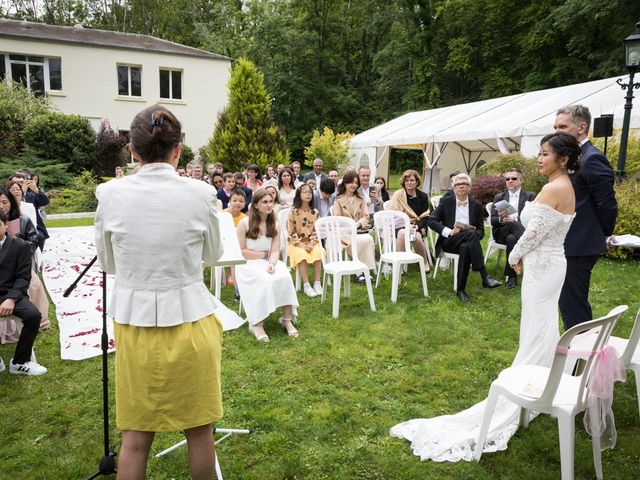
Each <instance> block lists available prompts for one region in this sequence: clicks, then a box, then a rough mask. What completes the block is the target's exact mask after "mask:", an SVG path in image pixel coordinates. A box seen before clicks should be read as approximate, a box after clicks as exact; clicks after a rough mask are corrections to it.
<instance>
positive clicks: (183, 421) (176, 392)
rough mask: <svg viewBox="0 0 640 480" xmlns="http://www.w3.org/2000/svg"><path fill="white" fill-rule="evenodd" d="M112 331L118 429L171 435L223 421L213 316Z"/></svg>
mask: <svg viewBox="0 0 640 480" xmlns="http://www.w3.org/2000/svg"><path fill="white" fill-rule="evenodd" d="M114 327H115V337H116V425H117V426H118V428H119V429H120V430H136V431H142V432H174V431H179V430H185V429H188V428H193V427H198V426H200V425H206V424H209V423H213V422H215V421H217V420H219V419H220V418H222V396H221V393H220V356H221V351H222V324H221V323H220V321H219V320H218V318H217V317H216V316H215V315H214V314H211V315H208V316H206V317H204V318H202V319H200V320H198V321H197V322H193V323H183V324H181V325H176V326H175V327H164V328H160V327H134V326H131V325H123V324H119V323H116V322H114Z"/></svg>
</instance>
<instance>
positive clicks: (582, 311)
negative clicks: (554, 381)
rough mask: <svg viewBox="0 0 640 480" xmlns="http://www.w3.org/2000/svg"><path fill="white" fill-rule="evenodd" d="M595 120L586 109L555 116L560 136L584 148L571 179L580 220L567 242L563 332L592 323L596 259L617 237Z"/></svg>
mask: <svg viewBox="0 0 640 480" xmlns="http://www.w3.org/2000/svg"><path fill="white" fill-rule="evenodd" d="M590 125H591V114H590V113H589V109H588V108H587V107H585V106H583V105H571V106H569V107H565V108H561V109H560V110H558V113H557V115H556V121H555V124H554V128H555V130H556V132H566V133H568V134H570V135H573V136H574V137H575V138H576V139H577V140H578V142H580V145H582V157H581V158H580V168H579V169H578V171H577V172H576V174H575V175H572V176H571V179H572V182H573V189H574V192H575V194H576V217H575V218H574V220H573V223H572V224H571V228H570V229H569V232H568V233H567V238H566V239H565V241H564V253H565V256H566V257H567V274H566V277H565V281H564V285H563V286H562V292H561V293H560V302H559V303H560V312H561V313H562V320H563V322H564V328H565V329H569V328H571V327H573V326H574V325H578V324H580V323H583V322H587V321H589V320H591V319H592V318H593V315H592V312H591V305H590V304H589V284H590V282H591V272H592V270H593V267H594V266H595V264H596V261H597V260H598V257H599V256H600V255H601V254H603V253H605V252H606V251H607V238H608V237H610V236H611V235H613V229H614V227H615V225H616V219H617V217H618V203H617V202H616V196H615V192H614V190H613V183H614V176H613V169H612V168H611V164H610V163H609V161H608V160H607V159H606V158H605V156H604V155H603V154H602V152H600V150H598V149H597V148H596V147H594V146H593V145H592V144H591V142H590V141H589V136H588V135H589V127H590Z"/></svg>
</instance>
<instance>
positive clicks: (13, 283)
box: [0, 211, 47, 375]
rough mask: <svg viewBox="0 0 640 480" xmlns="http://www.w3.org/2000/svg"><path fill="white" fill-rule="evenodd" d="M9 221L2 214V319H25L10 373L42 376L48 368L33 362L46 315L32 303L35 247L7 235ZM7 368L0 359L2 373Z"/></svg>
mask: <svg viewBox="0 0 640 480" xmlns="http://www.w3.org/2000/svg"><path fill="white" fill-rule="evenodd" d="M8 225H9V218H8V217H7V215H6V214H5V213H3V212H1V211H0V317H6V316H9V315H14V316H16V317H18V318H20V319H21V320H22V324H23V327H22V331H21V332H20V337H19V338H18V343H17V345H16V350H15V353H14V355H13V358H12V359H11V361H10V362H9V372H10V373H12V374H14V375H42V374H44V373H47V369H46V368H45V367H43V366H42V365H39V364H37V363H36V362H32V361H31V350H32V348H33V342H34V341H35V339H36V336H37V335H38V330H39V329H40V320H41V318H42V315H40V312H39V311H38V309H37V308H36V307H35V306H34V305H33V304H32V303H31V302H30V301H29V297H27V289H28V288H29V282H30V281H31V244H30V243H29V242H25V241H24V240H21V239H19V238H16V237H10V236H8V235H7V234H6V231H7V228H8ZM4 369H5V365H4V362H3V361H2V359H0V372H2V371H3V370H4Z"/></svg>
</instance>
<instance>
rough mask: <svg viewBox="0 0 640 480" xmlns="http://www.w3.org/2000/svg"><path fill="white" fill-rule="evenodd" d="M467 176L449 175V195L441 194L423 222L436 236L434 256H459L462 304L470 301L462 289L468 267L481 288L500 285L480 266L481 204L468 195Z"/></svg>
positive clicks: (469, 189) (481, 259) (482, 263)
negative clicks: (442, 252) (437, 203)
mask: <svg viewBox="0 0 640 480" xmlns="http://www.w3.org/2000/svg"><path fill="white" fill-rule="evenodd" d="M470 192H471V177H469V175H467V174H466V173H461V174H459V175H456V176H455V177H454V178H453V193H454V194H453V195H451V196H448V197H442V199H441V200H440V205H438V208H436V209H435V211H434V212H433V213H432V214H431V215H429V217H428V219H427V224H428V225H429V228H431V229H432V230H434V231H436V232H437V233H438V234H440V236H439V237H438V241H437V242H436V255H439V254H440V252H441V251H442V250H444V251H445V252H448V253H457V254H458V255H460V260H459V262H458V263H459V265H458V277H457V295H458V298H459V299H460V300H461V301H462V302H464V303H471V299H470V298H469V295H467V292H466V291H465V289H466V286H467V278H468V277H469V267H470V266H471V268H472V269H473V270H474V271H476V272H479V273H480V276H481V277H482V286H483V287H484V288H495V287H498V286H500V285H502V283H501V282H499V281H498V280H496V279H495V278H492V277H491V276H490V275H489V274H488V273H487V269H486V268H485V266H484V258H483V256H482V246H481V245H480V240H482V237H484V220H483V218H482V205H481V204H480V202H478V201H477V200H475V199H473V198H472V197H470V196H469V193H470Z"/></svg>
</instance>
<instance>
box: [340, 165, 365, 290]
mask: <svg viewBox="0 0 640 480" xmlns="http://www.w3.org/2000/svg"><path fill="white" fill-rule="evenodd" d="M331 213H332V215H338V216H342V217H349V218H351V219H352V220H354V221H355V222H356V227H357V228H358V230H369V229H370V228H371V224H370V223H369V211H368V210H367V204H366V203H365V200H364V198H362V196H361V195H360V179H359V177H358V174H357V173H356V172H347V173H346V174H345V175H344V177H343V178H342V183H340V185H338V193H337V195H336V199H335V203H334V204H333V210H332V212H331ZM343 242H344V243H346V244H348V245H347V253H349V254H351V248H352V245H350V244H349V242H350V238H347V237H345V238H343ZM356 242H357V244H356V250H357V252H358V258H359V259H360V261H361V262H363V263H364V264H365V265H366V266H367V268H368V269H369V270H374V269H375V268H376V256H375V246H374V243H373V237H372V236H371V235H369V233H368V232H361V233H358V235H357V238H356ZM356 280H357V282H358V283H365V278H364V275H363V274H361V275H359V276H358V277H357V279H356Z"/></svg>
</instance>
